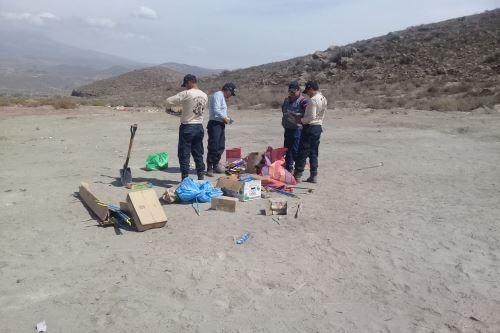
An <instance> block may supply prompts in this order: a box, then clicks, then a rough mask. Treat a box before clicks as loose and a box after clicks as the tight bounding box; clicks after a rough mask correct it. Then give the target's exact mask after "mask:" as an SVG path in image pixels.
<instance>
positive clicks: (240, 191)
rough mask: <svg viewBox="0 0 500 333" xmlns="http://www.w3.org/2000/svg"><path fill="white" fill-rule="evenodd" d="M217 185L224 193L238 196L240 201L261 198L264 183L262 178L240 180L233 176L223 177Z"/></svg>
mask: <svg viewBox="0 0 500 333" xmlns="http://www.w3.org/2000/svg"><path fill="white" fill-rule="evenodd" d="M215 187H219V188H220V189H221V190H222V192H224V195H226V196H228V197H234V198H238V199H239V200H240V201H249V200H254V199H260V194H261V188H262V184H261V181H260V180H252V181H249V182H240V181H239V180H237V179H234V178H233V177H221V178H219V179H218V180H217V184H216V185H215Z"/></svg>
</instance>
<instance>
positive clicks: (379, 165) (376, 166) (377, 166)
mask: <svg viewBox="0 0 500 333" xmlns="http://www.w3.org/2000/svg"><path fill="white" fill-rule="evenodd" d="M381 166H384V162H380V163H379V164H377V165H372V166H368V167H364V168H359V169H356V170H354V171H360V170H366V169H372V168H379V167H381Z"/></svg>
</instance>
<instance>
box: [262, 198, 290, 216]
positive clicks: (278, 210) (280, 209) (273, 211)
mask: <svg viewBox="0 0 500 333" xmlns="http://www.w3.org/2000/svg"><path fill="white" fill-rule="evenodd" d="M267 205H268V206H267V208H266V215H268V216H269V215H287V214H288V202H287V201H286V200H281V199H269V201H268V203H267Z"/></svg>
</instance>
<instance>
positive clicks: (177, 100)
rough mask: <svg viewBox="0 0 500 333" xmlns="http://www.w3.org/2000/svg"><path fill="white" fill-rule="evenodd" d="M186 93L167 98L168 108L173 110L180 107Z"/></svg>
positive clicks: (182, 92)
mask: <svg viewBox="0 0 500 333" xmlns="http://www.w3.org/2000/svg"><path fill="white" fill-rule="evenodd" d="M184 95H185V92H184V91H181V92H180V93H178V94H177V95H174V96H172V97H169V98H167V103H166V107H167V109H168V108H171V107H172V106H179V105H181V103H182V100H183V99H184Z"/></svg>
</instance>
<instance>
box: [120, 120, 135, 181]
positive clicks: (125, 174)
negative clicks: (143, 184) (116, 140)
mask: <svg viewBox="0 0 500 333" xmlns="http://www.w3.org/2000/svg"><path fill="white" fill-rule="evenodd" d="M136 131H137V124H134V125H132V126H130V143H129V144H128V153H127V159H126V160H125V164H124V165H123V169H120V180H121V181H122V185H123V186H127V185H128V184H129V183H131V182H132V171H131V170H130V168H129V167H128V160H129V159H130V151H131V150H132V143H133V142H134V136H135V132H136Z"/></svg>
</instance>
